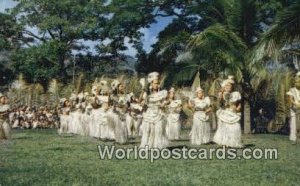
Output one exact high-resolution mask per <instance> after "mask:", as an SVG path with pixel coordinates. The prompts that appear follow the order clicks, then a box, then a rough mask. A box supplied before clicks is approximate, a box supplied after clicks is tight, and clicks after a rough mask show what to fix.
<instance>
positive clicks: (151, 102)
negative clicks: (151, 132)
mask: <svg viewBox="0 0 300 186" xmlns="http://www.w3.org/2000/svg"><path fill="white" fill-rule="evenodd" d="M167 95H168V91H166V90H162V91H159V92H157V93H153V94H150V95H149V96H148V104H147V106H148V108H147V111H146V112H145V113H144V117H143V119H144V121H145V122H149V123H153V124H155V123H156V122H157V121H160V120H161V119H162V117H163V112H162V109H161V108H160V106H161V101H163V100H165V99H166V97H167Z"/></svg>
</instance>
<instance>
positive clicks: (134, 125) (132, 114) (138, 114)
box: [126, 96, 144, 137]
mask: <svg viewBox="0 0 300 186" xmlns="http://www.w3.org/2000/svg"><path fill="white" fill-rule="evenodd" d="M143 110H144V109H143V107H142V106H141V104H140V103H139V102H138V99H137V98H135V97H134V96H132V97H131V100H130V107H129V113H128V114H127V116H126V125H127V129H128V135H131V136H132V137H136V136H141V132H140V126H141V124H142V121H143Z"/></svg>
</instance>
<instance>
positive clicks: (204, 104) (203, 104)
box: [193, 97, 211, 121]
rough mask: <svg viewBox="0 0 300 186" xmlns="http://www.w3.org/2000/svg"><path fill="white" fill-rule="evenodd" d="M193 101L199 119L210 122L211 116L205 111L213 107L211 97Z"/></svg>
mask: <svg viewBox="0 0 300 186" xmlns="http://www.w3.org/2000/svg"><path fill="white" fill-rule="evenodd" d="M193 101H194V104H195V114H197V117H198V118H199V119H200V120H202V121H208V119H209V116H208V115H207V114H206V112H205V110H206V109H207V108H208V107H210V105H211V101H210V99H209V97H205V98H204V99H199V98H195V99H193Z"/></svg>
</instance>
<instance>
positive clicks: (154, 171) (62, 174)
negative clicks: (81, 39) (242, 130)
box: [0, 130, 300, 185]
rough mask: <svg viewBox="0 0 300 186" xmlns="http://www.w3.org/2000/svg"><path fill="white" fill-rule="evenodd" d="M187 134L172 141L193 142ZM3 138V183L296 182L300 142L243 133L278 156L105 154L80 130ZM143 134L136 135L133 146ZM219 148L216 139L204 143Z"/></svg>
mask: <svg viewBox="0 0 300 186" xmlns="http://www.w3.org/2000/svg"><path fill="white" fill-rule="evenodd" d="M187 133H188V131H183V135H182V138H183V139H184V140H182V141H177V142H174V143H172V144H171V145H172V146H175V145H186V146H188V147H191V145H190V143H189V141H188V140H187ZM12 136H13V139H12V140H10V141H1V142H0V150H1V151H0V185H166V184H168V185H297V184H299V183H300V177H299V173H300V168H299V167H300V145H299V144H298V145H292V144H291V143H290V142H289V141H288V136H283V135H272V134H260V135H251V136H244V138H243V141H244V144H248V145H250V144H252V146H251V148H257V147H263V148H278V151H279V157H278V160H217V159H213V160H199V159H198V160H162V159H160V160H156V161H154V163H150V161H149V160H133V159H131V160H116V159H113V160H100V158H99V156H98V149H97V145H99V144H100V145H104V144H106V145H112V144H114V143H113V142H101V141H99V140H97V139H93V138H89V137H81V136H70V135H65V136H58V135H57V133H56V131H55V130H14V131H13V135H12ZM138 144H139V140H138V139H137V140H131V142H130V144H129V145H126V146H120V145H117V146H118V147H126V148H127V147H134V145H138ZM203 147H205V148H214V147H217V146H216V145H205V146H203Z"/></svg>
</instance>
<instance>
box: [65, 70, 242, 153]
mask: <svg viewBox="0 0 300 186" xmlns="http://www.w3.org/2000/svg"><path fill="white" fill-rule="evenodd" d="M140 83H141V84H142V87H143V91H142V93H141V94H140V95H139V96H138V97H136V96H135V95H133V94H132V93H130V94H126V93H125V85H124V83H122V82H120V81H118V80H114V81H113V82H112V83H111V90H110V88H109V86H108V84H107V82H106V81H101V82H100V83H95V84H94V85H93V88H92V96H89V94H87V93H85V94H83V93H80V94H78V95H77V96H76V95H72V96H71V98H70V99H69V100H66V99H63V100H62V103H63V108H62V115H61V127H60V133H63V132H67V133H75V134H81V135H89V136H92V137H96V138H101V139H110V140H115V141H116V142H118V143H121V144H123V143H126V142H127V141H128V138H129V137H130V136H141V144H140V147H146V146H149V147H150V148H152V147H153V148H164V147H166V146H168V145H169V141H170V140H178V139H179V138H180V128H181V121H180V112H181V110H182V101H181V100H180V99H176V98H175V89H174V88H171V89H170V90H169V91H167V90H161V87H160V79H159V73H157V72H153V73H150V74H149V75H148V77H147V79H141V81H140ZM233 85H234V80H233V78H232V77H230V78H228V79H227V80H225V81H224V82H223V84H222V90H221V91H220V95H219V101H218V102H219V103H220V109H219V110H218V111H217V116H218V129H217V132H216V134H215V135H214V137H213V136H212V135H211V128H210V123H209V121H210V120H209V112H211V101H210V99H209V97H208V96H205V93H204V90H203V89H202V88H200V87H198V88H197V90H196V92H195V96H194V98H191V99H190V100H189V102H188V106H189V107H190V108H191V109H193V110H194V116H193V127H192V130H191V132H190V140H191V143H192V144H194V145H200V144H205V143H209V142H210V141H212V140H213V141H215V142H216V143H218V144H220V145H226V146H232V147H241V146H242V145H241V128H240V111H239V110H240V100H241V95H240V93H239V92H235V91H233ZM145 87H146V88H145Z"/></svg>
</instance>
